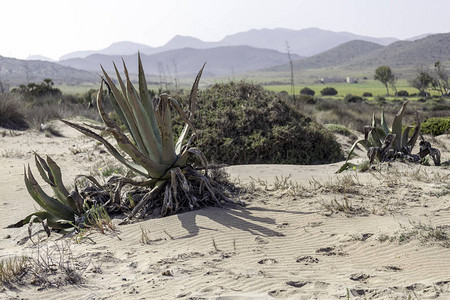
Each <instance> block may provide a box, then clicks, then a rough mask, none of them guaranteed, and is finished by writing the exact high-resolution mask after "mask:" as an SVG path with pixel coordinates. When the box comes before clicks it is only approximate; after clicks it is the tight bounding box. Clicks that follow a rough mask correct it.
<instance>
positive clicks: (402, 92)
mask: <svg viewBox="0 0 450 300" xmlns="http://www.w3.org/2000/svg"><path fill="white" fill-rule="evenodd" d="M397 96H399V97H409V93H408V91H403V90H402V91H398V92H397Z"/></svg>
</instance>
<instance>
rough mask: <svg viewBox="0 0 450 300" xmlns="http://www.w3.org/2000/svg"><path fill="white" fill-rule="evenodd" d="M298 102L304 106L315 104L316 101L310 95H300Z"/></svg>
mask: <svg viewBox="0 0 450 300" xmlns="http://www.w3.org/2000/svg"><path fill="white" fill-rule="evenodd" d="M299 100H300V101H302V102H304V103H306V104H316V99H314V97H313V96H311V95H300V97H299Z"/></svg>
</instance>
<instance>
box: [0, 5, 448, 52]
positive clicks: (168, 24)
mask: <svg viewBox="0 0 450 300" xmlns="http://www.w3.org/2000/svg"><path fill="white" fill-rule="evenodd" d="M449 14H450V1H449V0H428V1H425V0H223V1H222V0H220V1H219V0H184V1H181V0H158V1H154V0H149V1H144V0H29V1H27V0H6V1H2V2H1V4H0V28H1V32H0V55H1V56H7V57H16V58H20V59H24V58H26V57H28V56H29V55H37V54H39V55H43V56H47V57H50V58H52V59H59V57H61V56H62V55H64V54H66V53H69V52H73V51H78V50H97V49H103V48H106V47H108V46H109V45H110V44H112V43H114V42H118V41H132V42H136V43H142V44H146V45H149V46H152V47H157V46H162V45H163V44H165V43H167V42H168V41H169V40H170V39H171V38H173V37H174V36H175V35H185V36H193V37H197V38H199V39H201V40H203V41H219V40H221V39H222V38H224V37H225V36H227V35H231V34H234V33H238V32H242V31H247V30H250V29H261V28H270V29H272V28H288V29H296V30H297V29H304V28H309V27H318V28H321V29H326V30H332V31H348V32H352V33H355V34H360V35H368V36H373V37H396V38H399V39H406V38H410V37H413V36H417V35H421V34H424V33H442V32H450V21H449Z"/></svg>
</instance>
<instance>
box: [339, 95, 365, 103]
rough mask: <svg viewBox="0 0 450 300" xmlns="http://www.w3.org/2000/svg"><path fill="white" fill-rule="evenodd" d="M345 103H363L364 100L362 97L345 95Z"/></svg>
mask: <svg viewBox="0 0 450 300" xmlns="http://www.w3.org/2000/svg"><path fill="white" fill-rule="evenodd" d="M344 101H346V102H349V103H360V102H363V101H364V99H363V98H362V97H360V96H355V95H352V94H348V95H345V97H344Z"/></svg>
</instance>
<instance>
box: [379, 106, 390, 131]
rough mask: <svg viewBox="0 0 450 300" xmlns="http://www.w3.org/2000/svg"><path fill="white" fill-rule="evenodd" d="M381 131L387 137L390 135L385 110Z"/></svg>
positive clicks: (382, 112) (382, 114)
mask: <svg viewBox="0 0 450 300" xmlns="http://www.w3.org/2000/svg"><path fill="white" fill-rule="evenodd" d="M381 129H383V131H384V133H385V135H387V134H388V133H389V127H388V126H387V123H386V117H385V116H384V109H382V110H381Z"/></svg>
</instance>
